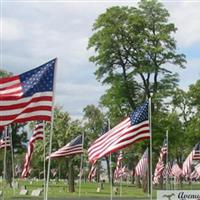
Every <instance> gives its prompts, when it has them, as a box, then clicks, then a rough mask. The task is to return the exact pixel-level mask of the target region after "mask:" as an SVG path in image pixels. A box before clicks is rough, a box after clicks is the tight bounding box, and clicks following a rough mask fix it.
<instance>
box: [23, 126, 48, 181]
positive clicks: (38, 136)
mask: <svg viewBox="0 0 200 200" xmlns="http://www.w3.org/2000/svg"><path fill="white" fill-rule="evenodd" d="M43 132H44V124H43V123H39V124H37V125H36V126H35V129H34V132H33V135H32V137H31V139H30V141H29V143H28V151H27V153H26V155H25V159H24V168H23V171H22V175H21V176H22V178H25V177H27V176H28V175H29V170H30V161H31V157H32V154H33V151H34V147H35V141H36V140H43V139H44V134H43Z"/></svg>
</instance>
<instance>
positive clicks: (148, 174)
mask: <svg viewBox="0 0 200 200" xmlns="http://www.w3.org/2000/svg"><path fill="white" fill-rule="evenodd" d="M147 151H148V152H149V148H148V147H147ZM148 160H149V153H148ZM148 163H149V161H148ZM146 173H147V186H148V189H147V192H148V197H150V189H149V187H150V184H149V180H150V170H147V172H146Z"/></svg>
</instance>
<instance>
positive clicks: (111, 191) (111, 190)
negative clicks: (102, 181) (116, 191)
mask: <svg viewBox="0 0 200 200" xmlns="http://www.w3.org/2000/svg"><path fill="white" fill-rule="evenodd" d="M112 199H113V186H112V156H111V153H110V200H112Z"/></svg>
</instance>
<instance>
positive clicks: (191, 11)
mask: <svg viewBox="0 0 200 200" xmlns="http://www.w3.org/2000/svg"><path fill="white" fill-rule="evenodd" d="M165 5H166V8H167V9H169V12H170V16H171V18H170V20H171V22H173V23H175V25H176V27H177V28H178V31H177V32H176V34H175V37H176V39H177V41H178V44H179V46H181V47H190V46H192V45H195V44H196V43H199V44H200V12H199V11H200V2H197V1H196V2H194V1H174V2H173V1H170V2H167V1H166V2H165Z"/></svg>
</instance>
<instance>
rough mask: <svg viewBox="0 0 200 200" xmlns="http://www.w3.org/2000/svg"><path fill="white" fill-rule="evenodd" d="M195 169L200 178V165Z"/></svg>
mask: <svg viewBox="0 0 200 200" xmlns="http://www.w3.org/2000/svg"><path fill="white" fill-rule="evenodd" d="M194 168H195V171H196V172H197V173H198V175H199V177H200V163H199V164H197V165H196V166H195V167H194Z"/></svg>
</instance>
